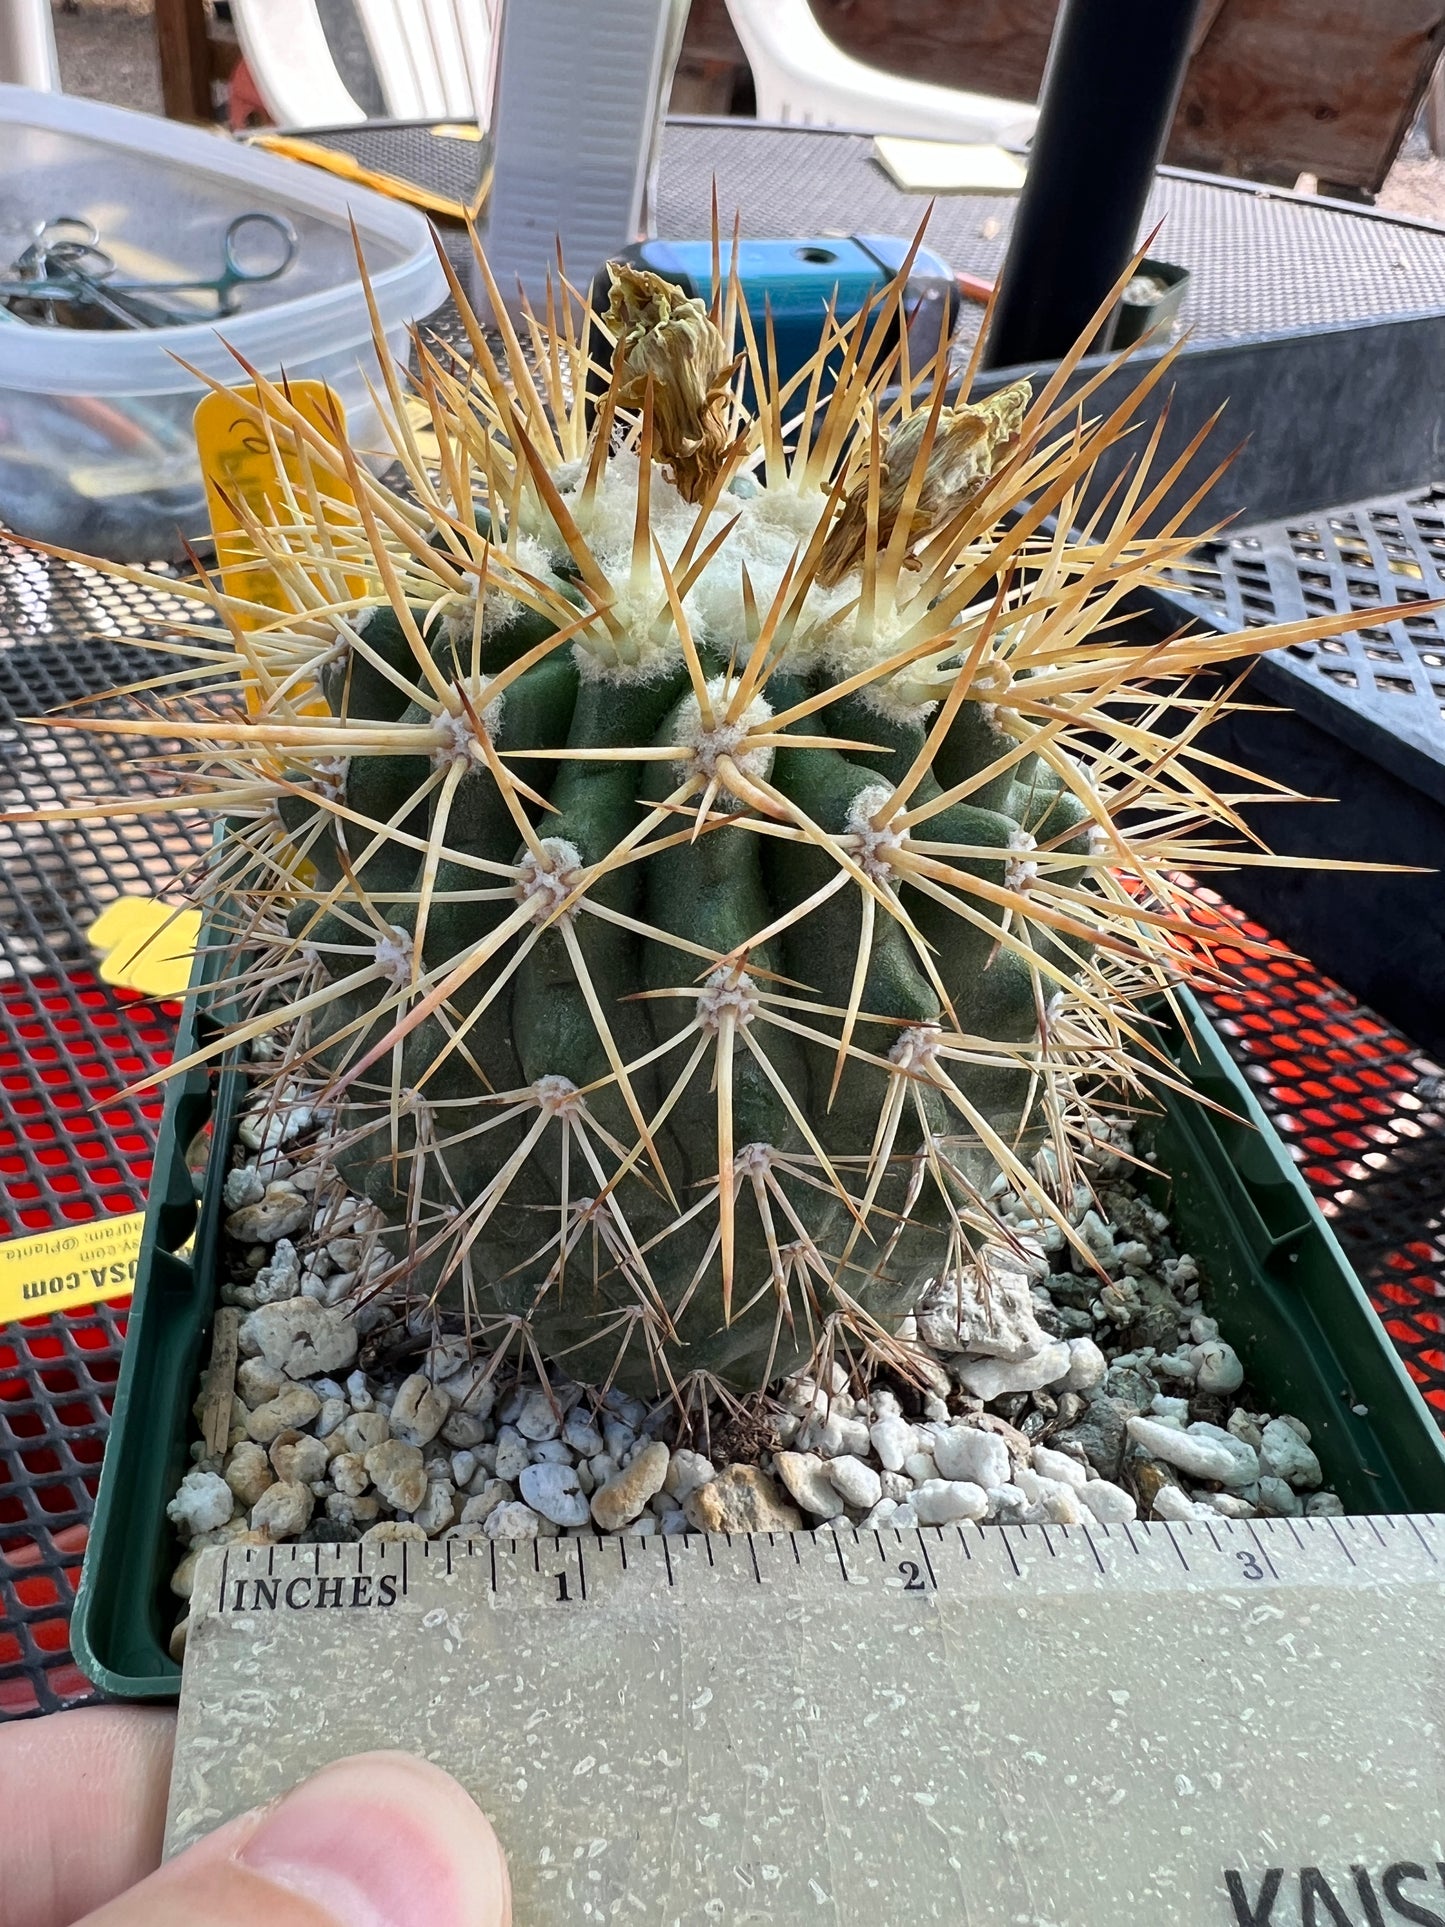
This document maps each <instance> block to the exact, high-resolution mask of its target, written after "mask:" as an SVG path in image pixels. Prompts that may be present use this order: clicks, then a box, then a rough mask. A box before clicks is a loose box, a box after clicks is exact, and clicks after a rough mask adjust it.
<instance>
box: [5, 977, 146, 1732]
mask: <svg viewBox="0 0 1445 1927" xmlns="http://www.w3.org/2000/svg"><path fill="white" fill-rule="evenodd" d="M177 1010H178V1007H177V1006H176V1005H174V1004H157V1003H154V1002H151V1001H148V1000H146V999H144V998H140V997H136V996H133V995H131V994H130V993H129V992H127V991H121V990H114V989H112V988H111V987H110V986H109V985H106V984H102V983H100V982H99V981H98V980H97V978H96V976H95V973H94V972H93V971H91V970H89V969H74V970H57V971H53V972H46V973H43V974H41V975H38V976H34V977H26V978H12V979H10V980H9V981H8V982H7V981H0V1237H23V1236H26V1235H27V1234H30V1233H34V1232H40V1231H51V1230H58V1229H60V1228H61V1227H63V1226H64V1225H66V1224H73V1223H79V1222H81V1221H83V1220H85V1219H88V1218H95V1217H104V1216H110V1215H113V1214H116V1213H121V1212H128V1211H138V1210H140V1209H141V1207H142V1206H143V1205H144V1203H145V1194H146V1186H147V1184H148V1183H149V1180H150V1171H151V1153H152V1151H153V1149H154V1146H155V1138H156V1132H157V1129H158V1127H159V1119H160V1114H161V1105H162V1098H161V1094H160V1093H159V1092H155V1093H147V1094H146V1095H144V1096H141V1097H125V1096H122V1095H121V1093H122V1091H123V1090H124V1088H125V1087H126V1086H127V1085H128V1084H131V1083H133V1082H134V1081H135V1080H136V1079H138V1078H140V1077H143V1076H144V1075H145V1074H146V1072H147V1071H150V1070H153V1069H155V1068H157V1067H158V1066H160V1065H163V1064H165V1063H166V1062H168V1060H169V1057H170V1049H171V1042H172V1039H173V1037H174V1034H175V1024H176V1016H177ZM124 1337H125V1314H124V1306H123V1304H122V1303H119V1302H118V1303H114V1304H110V1305H96V1306H91V1307H86V1308H82V1309H80V1310H76V1311H73V1312H62V1313H59V1314H55V1315H52V1316H49V1317H46V1318H36V1319H28V1320H25V1321H24V1322H22V1323H20V1324H16V1325H11V1326H8V1327H6V1328H4V1329H0V1718H7V1717H12V1718H13V1717H14V1716H16V1715H18V1714H23V1713H37V1712H45V1711H49V1710H51V1709H53V1708H55V1707H58V1706H63V1705H71V1704H73V1703H74V1702H75V1701H76V1700H77V1699H84V1698H88V1697H90V1696H91V1694H92V1688H91V1687H90V1685H89V1683H88V1682H87V1681H86V1680H85V1679H84V1678H83V1677H82V1675H81V1674H80V1673H79V1672H78V1671H77V1669H76V1667H75V1665H74V1663H73V1662H72V1660H71V1657H70V1645H69V1622H70V1602H71V1600H72V1598H73V1597H74V1593H75V1588H76V1585H77V1583H78V1581H79V1578H80V1561H81V1556H82V1554H83V1553H84V1551H85V1537H86V1528H87V1522H88V1520H89V1518H90V1513H91V1509H92V1507H93V1506H94V1503H95V1489H96V1484H97V1481H98V1479H99V1477H100V1461H101V1455H102V1453H103V1452H104V1450H105V1433H106V1427H107V1425H108V1424H109V1422H110V1408H111V1400H112V1397H113V1395H114V1388H115V1381H116V1377H117V1374H118V1372H119V1370H120V1350H121V1344H122V1341H123V1339H124Z"/></svg>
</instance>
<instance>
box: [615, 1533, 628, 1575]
mask: <svg viewBox="0 0 1445 1927" xmlns="http://www.w3.org/2000/svg"><path fill="white" fill-rule="evenodd" d="M617 1553H618V1557H619V1558H620V1559H621V1561H622V1570H623V1571H624V1572H626V1570H627V1534H626V1533H625V1532H619V1533H618V1535H617Z"/></svg>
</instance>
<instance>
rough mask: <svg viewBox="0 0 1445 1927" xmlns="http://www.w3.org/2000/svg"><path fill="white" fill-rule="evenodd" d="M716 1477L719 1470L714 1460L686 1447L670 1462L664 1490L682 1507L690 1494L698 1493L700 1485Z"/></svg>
mask: <svg viewBox="0 0 1445 1927" xmlns="http://www.w3.org/2000/svg"><path fill="white" fill-rule="evenodd" d="M716 1477H717V1469H716V1467H715V1466H714V1465H713V1462H712V1460H711V1459H708V1458H704V1457H703V1455H702V1453H701V1452H691V1451H689V1450H688V1448H687V1447H686V1446H685V1445H684V1446H681V1447H680V1448H679V1449H678V1450H677V1451H676V1452H674V1453H673V1455H672V1457H671V1458H670V1459H669V1460H668V1465H667V1477H666V1478H665V1479H664V1480H663V1482H662V1489H663V1491H664V1492H665V1493H667V1495H668V1497H669V1498H672V1499H675V1500H676V1501H677V1503H678V1504H679V1505H681V1504H682V1502H683V1500H684V1499H686V1497H687V1496H688V1494H689V1493H690V1492H696V1491H697V1488H698V1487H699V1486H700V1485H706V1484H707V1482H708V1480H709V1479H713V1478H716Z"/></svg>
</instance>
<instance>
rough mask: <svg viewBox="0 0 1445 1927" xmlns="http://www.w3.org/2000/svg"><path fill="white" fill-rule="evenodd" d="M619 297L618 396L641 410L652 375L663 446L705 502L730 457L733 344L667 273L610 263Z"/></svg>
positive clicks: (691, 492)
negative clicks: (730, 346) (730, 349)
mask: <svg viewBox="0 0 1445 1927" xmlns="http://www.w3.org/2000/svg"><path fill="white" fill-rule="evenodd" d="M608 273H609V275H610V276H611V279H612V299H611V301H610V303H609V304H608V309H607V315H606V322H607V326H608V327H609V328H610V329H611V330H612V333H613V335H614V337H615V339H616V342H617V347H616V350H615V354H616V359H617V363H618V365H619V366H620V367H621V369H622V371H623V379H622V381H621V382H620V384H619V389H618V400H619V401H620V402H621V403H622V405H623V407H625V408H640V407H641V406H642V404H643V400H644V397H645V395H646V392H647V379H648V376H649V375H650V376H651V377H652V405H653V411H654V415H653V418H654V421H655V424H656V429H655V432H656V437H657V450H658V454H659V456H660V458H661V460H662V461H663V462H665V463H666V464H667V467H668V468H669V470H670V471H671V474H672V479H673V481H674V483H675V484H676V486H677V489H678V492H679V493H680V494H681V495H683V496H684V497H685V498H686V499H687V500H688V501H689V502H700V501H701V500H702V498H703V496H704V495H705V494H706V493H707V490H708V487H709V485H710V484H711V482H712V481H713V479H714V477H715V476H716V474H717V472H718V469H719V468H720V467H721V465H722V463H723V461H724V460H725V459H726V456H727V453H728V450H729V448H730V447H731V443H730V441H729V439H728V426H727V399H728V390H727V379H728V375H729V374H730V372H731V366H732V364H731V361H730V359H729V356H728V351H727V343H726V342H725V341H724V340H723V338H722V335H721V333H720V332H719V330H718V329H717V328H716V327H715V326H714V325H713V322H712V320H711V318H710V317H709V315H708V311H707V308H706V305H705V304H704V303H703V302H701V301H699V300H698V299H697V297H696V296H695V295H685V294H684V293H683V291H682V289H681V288H679V287H678V286H677V285H676V284H675V283H674V282H671V281H665V280H664V279H663V278H662V276H661V275H660V274H651V273H649V272H648V271H647V270H645V269H641V268H633V267H629V266H628V265H627V264H626V263H625V262H622V261H613V262H611V263H609V265H608Z"/></svg>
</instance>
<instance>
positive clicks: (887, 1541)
mask: <svg viewBox="0 0 1445 1927" xmlns="http://www.w3.org/2000/svg"><path fill="white" fill-rule="evenodd" d="M1442 1580H1445V1519H1441V1518H1436V1517H1415V1518H1375V1519H1368V1518H1366V1519H1320V1520H1276V1521H1272V1522H1264V1521H1250V1522H1247V1523H1232V1522H1227V1521H1225V1520H1223V1519H1221V1520H1220V1521H1219V1523H1218V1524H1217V1525H1215V1524H1204V1523H1194V1524H1189V1525H1170V1526H1160V1525H1154V1526H1145V1525H1131V1526H1127V1527H1125V1526H1113V1527H1107V1528H1106V1527H1103V1526H1097V1527H1090V1528H1088V1529H1085V1528H1082V1527H1063V1526H1049V1527H1045V1526H1027V1527H1024V1526H1017V1527H998V1526H962V1527H954V1526H946V1527H929V1528H924V1529H922V1530H921V1531H916V1532H906V1533H903V1534H898V1533H895V1532H891V1531H887V1532H883V1533H875V1532H865V1531H855V1530H853V1529H852V1528H848V1529H845V1530H842V1531H835V1530H830V1529H828V1528H822V1529H820V1530H819V1531H817V1532H816V1533H798V1534H792V1535H789V1534H776V1535H772V1536H760V1535H754V1536H751V1537H732V1538H719V1537H711V1538H710V1537H706V1536H704V1535H701V1534H694V1535H690V1536H688V1537H686V1538H673V1539H662V1538H649V1539H643V1538H620V1539H619V1538H608V1539H598V1538H594V1537H588V1538H561V1539H551V1538H547V1539H541V1540H535V1541H522V1542H517V1543H515V1544H513V1543H511V1542H509V1541H505V1540H504V1541H499V1542H495V1543H494V1542H489V1541H487V1540H485V1539H480V1540H453V1541H440V1542H434V1543H430V1544H422V1543H420V1542H417V1543H413V1544H392V1545H387V1546H380V1545H374V1546H365V1547H363V1546H360V1545H354V1544H353V1545H315V1546H288V1547H275V1548H266V1547H255V1548H250V1547H248V1548H237V1549H234V1550H231V1549H222V1548H217V1549H215V1550H214V1551H212V1552H210V1553H208V1554H207V1555H206V1556H205V1558H204V1560H203V1561H202V1563H201V1566H200V1570H199V1572H198V1574H197V1580H196V1591H195V1595H194V1598H193V1603H192V1629H191V1634H190V1642H189V1646H188V1648H187V1652H186V1660H185V1677H184V1683H183V1686H182V1691H181V1707H180V1728H179V1735H178V1742H177V1752H176V1765H175V1774H174V1779H173V1783H172V1791H171V1805H170V1814H169V1819H168V1835H167V1843H168V1849H169V1850H171V1851H174V1850H176V1849H178V1848H179V1847H181V1846H184V1845H185V1844H187V1843H188V1842H189V1841H191V1840H193V1839H195V1838H197V1837H198V1836H199V1835H200V1834H202V1833H204V1832H205V1831H207V1830H208V1829H209V1828H210V1827H213V1826H215V1825H217V1824H218V1823H219V1822H221V1821H222V1820H225V1819H227V1818H229V1817H230V1816H231V1815H233V1814H235V1813H238V1812H241V1811H244V1810H245V1809H246V1808H248V1807H250V1806H253V1805H255V1804H257V1803H258V1802H260V1801H263V1800H267V1799H270V1798H272V1797H273V1796H274V1795H276V1794H278V1793H280V1792H282V1791H283V1790H284V1789H285V1788H286V1787H288V1786H290V1785H292V1784H293V1783H294V1782H295V1781H296V1780H298V1779H300V1778H302V1777H303V1776H304V1775H305V1774H307V1773H309V1772H311V1771H313V1770H314V1769H315V1768H317V1767H318V1766H320V1765H322V1764H324V1763H325V1762H326V1761H328V1760H331V1759H335V1758H337V1757H340V1756H342V1755H344V1754H346V1753H349V1752H353V1751H357V1750H360V1749H363V1748H368V1747H375V1746H397V1745H401V1746H407V1747H410V1748H412V1749H414V1750H416V1751H419V1752H423V1753H425V1754H427V1755H429V1756H430V1757H431V1758H433V1759H435V1760H437V1761H439V1762H440V1763H441V1764H442V1765H444V1766H446V1767H448V1768H450V1770H451V1771H452V1772H454V1773H455V1774H456V1775H457V1776H458V1778H459V1779H461V1781H462V1782H463V1784H464V1785H465V1786H466V1787H467V1788H468V1789H469V1790H470V1791H471V1792H472V1793H473V1794H474V1796H475V1797H476V1799H477V1800H478V1801H479V1802H480V1803H481V1805H482V1806H483V1807H484V1808H485V1810H486V1811H487V1813H489V1814H490V1815H491V1817H492V1819H493V1821H494V1823H495V1824H496V1826H497V1829H498V1831H499V1833H500V1835H501V1837H502V1840H503V1842H504V1844H505V1845H506V1848H507V1851H508V1854H509V1858H510V1861H511V1867H512V1874H513V1881H514V1886H515V1894H516V1903H515V1904H516V1919H517V1921H518V1922H519V1923H523V1922H525V1923H526V1927H551V1923H558V1924H559V1927H560V1923H567V1924H568V1927H574V1923H578V1922H597V1923H603V1922H606V1923H611V1922H614V1921H615V1922H626V1923H641V1924H642V1927H673V1924H674V1923H678V1924H680V1927H692V1924H693V1923H697V1927H712V1923H717V1922H723V1923H743V1922H755V1921H776V1922H786V1923H789V1924H790V1927H791V1923H796V1922H810V1923H817V1924H818V1927H832V1924H833V1923H844V1922H846V1923H850V1924H851V1923H858V1924H859V1927H863V1924H864V1923H866V1924H867V1927H895V1923H896V1924H897V1927H903V1923H918V1922H935V1921H937V1922H949V1923H954V1924H955V1927H965V1924H966V1927H995V1924H997V1927H1125V1924H1126V1923H1135V1922H1137V1923H1140V1927H1206V1924H1208V1927H1338V1924H1339V1923H1345V1924H1346V1927H1392V1924H1393V1923H1396V1922H1399V1921H1408V1922H1414V1923H1424V1924H1425V1927H1430V1924H1431V1923H1435V1924H1438V1927H1445V1820H1442V1791H1445V1750H1442V1734H1445V1693H1442V1686H1445V1678H1442V1673H1445V1583H1442Z"/></svg>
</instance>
